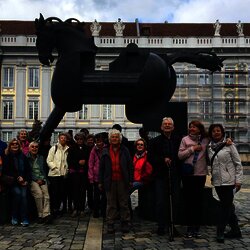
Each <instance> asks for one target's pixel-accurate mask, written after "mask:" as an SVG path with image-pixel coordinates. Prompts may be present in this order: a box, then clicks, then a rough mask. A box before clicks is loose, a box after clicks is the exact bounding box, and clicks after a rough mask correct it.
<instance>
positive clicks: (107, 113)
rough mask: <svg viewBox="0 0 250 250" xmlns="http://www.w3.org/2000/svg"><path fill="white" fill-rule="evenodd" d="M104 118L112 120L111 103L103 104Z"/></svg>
mask: <svg viewBox="0 0 250 250" xmlns="http://www.w3.org/2000/svg"><path fill="white" fill-rule="evenodd" d="M102 119H104V120H111V105H110V104H107V105H103V106H102Z"/></svg>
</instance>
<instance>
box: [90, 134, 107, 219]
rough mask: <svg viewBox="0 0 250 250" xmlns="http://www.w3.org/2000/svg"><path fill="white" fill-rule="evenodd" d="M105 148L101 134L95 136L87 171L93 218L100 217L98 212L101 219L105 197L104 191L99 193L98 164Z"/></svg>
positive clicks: (104, 210)
mask: <svg viewBox="0 0 250 250" xmlns="http://www.w3.org/2000/svg"><path fill="white" fill-rule="evenodd" d="M105 146H106V145H105V144H104V138H103V136H102V134H96V135H95V146H94V147H93V148H92V150H91V152H90V156H89V169H88V178H89V182H90V184H91V185H93V190H94V211H93V217H94V218H98V217H99V216H100V210H101V214H102V216H103V217H105V215H106V195H105V192H104V191H100V189H99V188H98V178H99V163H100V159H101V155H102V151H103V148H104V147H105Z"/></svg>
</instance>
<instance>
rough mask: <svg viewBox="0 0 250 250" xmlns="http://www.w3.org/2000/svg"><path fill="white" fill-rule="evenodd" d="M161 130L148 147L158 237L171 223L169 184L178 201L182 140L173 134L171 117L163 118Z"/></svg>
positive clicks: (175, 200)
mask: <svg viewBox="0 0 250 250" xmlns="http://www.w3.org/2000/svg"><path fill="white" fill-rule="evenodd" d="M161 130H162V133H161V135H159V136H157V137H155V138H153V139H151V140H150V142H149V147H148V160H149V162H150V163H151V164H152V166H153V177H154V184H155V198H156V219H157V223H158V230H157V234H158V235H164V234H165V227H166V224H167V223H169V222H170V216H168V218H167V215H169V214H170V211H169V202H168V201H169V199H168V197H169V184H170V185H171V190H172V195H173V196H172V197H173V203H174V204H176V202H177V200H178V194H179V190H180V174H179V160H178V149H179V145H180V142H181V138H179V137H178V136H176V135H175V134H174V133H173V131H174V121H173V119H172V118H170V117H165V118H163V120H162V125H161ZM169 168H170V173H171V175H170V176H171V178H170V180H169V172H168V170H169ZM169 182H170V183H169ZM173 207H175V205H174V206H173ZM166 222H167V223H166Z"/></svg>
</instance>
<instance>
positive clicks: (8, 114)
mask: <svg viewBox="0 0 250 250" xmlns="http://www.w3.org/2000/svg"><path fill="white" fill-rule="evenodd" d="M3 119H13V101H3Z"/></svg>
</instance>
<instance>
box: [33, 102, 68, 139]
mask: <svg viewBox="0 0 250 250" xmlns="http://www.w3.org/2000/svg"><path fill="white" fill-rule="evenodd" d="M65 113H66V111H65V110H64V109H62V108H60V107H58V106H55V107H54V109H53V110H52V112H51V113H50V115H49V117H48V119H47V121H46V122H45V124H44V125H43V127H42V128H41V130H40V131H39V138H38V139H39V141H40V142H43V141H45V140H46V139H49V138H50V137H51V135H52V133H53V132H54V130H55V128H57V126H58V124H59V123H60V121H61V120H62V118H63V116H64V115H65Z"/></svg>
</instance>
